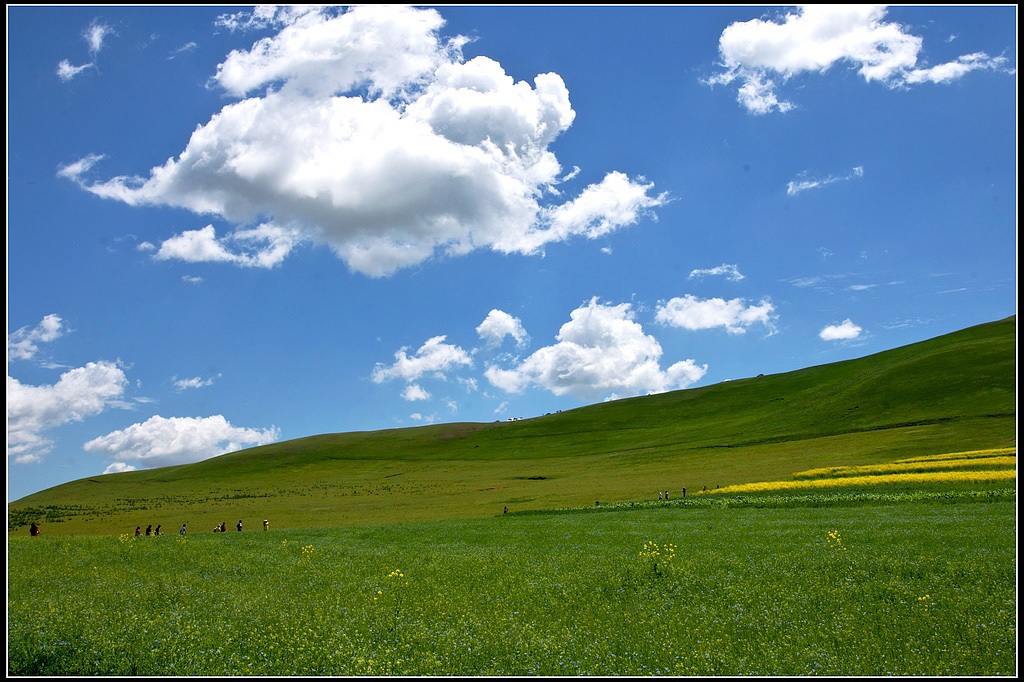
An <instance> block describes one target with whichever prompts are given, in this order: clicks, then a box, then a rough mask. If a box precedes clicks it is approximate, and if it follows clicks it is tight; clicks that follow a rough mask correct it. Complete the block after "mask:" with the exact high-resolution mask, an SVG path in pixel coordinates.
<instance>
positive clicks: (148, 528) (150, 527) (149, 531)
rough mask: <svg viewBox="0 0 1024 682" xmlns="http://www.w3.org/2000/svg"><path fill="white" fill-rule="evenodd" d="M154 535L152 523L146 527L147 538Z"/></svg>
mask: <svg viewBox="0 0 1024 682" xmlns="http://www.w3.org/2000/svg"><path fill="white" fill-rule="evenodd" d="M152 534H153V524H152V523H151V524H149V525H148V526H146V537H149V536H150V535H152Z"/></svg>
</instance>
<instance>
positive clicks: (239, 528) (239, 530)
mask: <svg viewBox="0 0 1024 682" xmlns="http://www.w3.org/2000/svg"><path fill="white" fill-rule="evenodd" d="M235 527H236V528H237V529H238V532H239V533H241V532H242V519H238V525H237V526H235Z"/></svg>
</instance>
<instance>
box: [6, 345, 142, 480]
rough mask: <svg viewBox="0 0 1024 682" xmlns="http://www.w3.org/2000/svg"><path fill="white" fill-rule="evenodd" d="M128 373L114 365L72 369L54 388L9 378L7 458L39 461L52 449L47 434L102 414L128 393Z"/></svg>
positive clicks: (28, 461) (101, 363) (107, 363)
mask: <svg viewBox="0 0 1024 682" xmlns="http://www.w3.org/2000/svg"><path fill="white" fill-rule="evenodd" d="M127 383H128V379H127V377H125V374H124V372H123V371H122V370H121V368H120V367H118V366H117V365H116V364H115V363H112V362H105V361H101V362H90V363H88V364H86V365H85V366H84V367H78V368H75V369H72V370H68V371H67V372H65V373H63V374H62V375H61V376H60V379H59V380H58V381H57V383H56V384H53V385H52V386H30V385H27V384H23V383H21V382H20V381H18V380H17V379H14V378H12V377H11V376H9V375H8V377H7V457H8V459H10V458H11V457H13V458H14V460H15V461H16V462H19V463H30V462H39V461H41V460H42V457H43V455H45V454H46V453H47V452H49V450H50V446H51V442H50V441H49V439H47V438H46V436H45V435H44V433H45V432H46V431H47V430H49V429H53V428H56V427H58V426H60V425H62V424H66V423H69V422H78V421H82V420H83V419H85V418H86V417H91V416H94V415H97V414H99V413H100V412H102V411H103V410H105V409H106V408H107V407H109V406H110V405H112V404H114V403H115V401H116V400H117V399H118V398H120V396H121V395H122V394H123V393H124V389H125V386H126V385H127Z"/></svg>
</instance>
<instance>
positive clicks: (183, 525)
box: [178, 523, 186, 535]
mask: <svg viewBox="0 0 1024 682" xmlns="http://www.w3.org/2000/svg"><path fill="white" fill-rule="evenodd" d="M185 525H186V524H184V523H183V524H181V530H179V531H178V535H185V534H186V533H185Z"/></svg>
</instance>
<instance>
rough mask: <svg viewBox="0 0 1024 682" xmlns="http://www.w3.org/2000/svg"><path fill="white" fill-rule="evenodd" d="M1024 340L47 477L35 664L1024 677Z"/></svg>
mask: <svg viewBox="0 0 1024 682" xmlns="http://www.w3.org/2000/svg"><path fill="white" fill-rule="evenodd" d="M1015 336H1016V318H1008V319H1007V320H1002V321H1000V322H996V323H992V324H989V325H981V326H979V327H974V328H971V329H968V330H964V331H962V332H958V333H956V334H951V335H947V336H945V337H940V338H938V339H933V340H931V341H928V342H924V343H921V344H915V345H914V346H909V347H906V348H902V349H896V350H894V351H888V352H886V353H881V354H878V355H875V356H871V357H868V358H863V359H860V360H855V361H849V362H845V363H838V364H835V365H825V366H821V367H812V368H809V369H807V370H801V371H799V372H791V373H788V374H782V375H776V376H767V377H756V378H753V379H749V380H743V381H735V382H728V383H726V384H720V385H716V386H710V387H707V388H704V389H695V390H688V391H677V392H673V393H668V394H662V395H657V396H648V397H644V398H637V399H629V400H620V401H615V402H611V403H605V404H601V405H594V406H589V407H586V408H581V409H579V410H572V411H567V412H564V413H558V414H554V415H545V416H543V417H538V418H535V419H527V420H523V421H519V422H513V423H494V424H444V425H436V426H431V427H421V428H416V429H402V430H395V431H384V432H372V433H351V434H328V435H324V436H315V437H311V438H304V439H298V440H294V441H285V442H282V443H275V444H272V445H268V446H264V447H261V448H253V449H251V450H246V451H241V452H236V453H231V454H227V455H223V456H221V457H217V458H214V459H212V460H207V461H205V462H200V463H197V464H191V465H187V466H180V467H167V468H163V469H155V470H149V471H138V472H128V473H124V474H116V475H110V476H97V477H93V478H88V479H82V480H80V481H73V482H71V483H67V484H64V485H61V486H57V487H56V488H52V489H50V490H46V491H41V492H40V493H36V494H34V495H30V496H28V497H26V498H23V499H22V500H17V501H15V502H12V503H9V504H8V601H7V605H8V636H7V637H8V638H7V644H8V675H10V676H20V675H108V676H115V675H139V676H156V675H159V676H192V675H195V676H215V675H310V676H327V675H337V676H346V675H347V676H364V675H418V676H428V675H429V676H441V675H444V676H485V675H486V676H509V675H552V676H554V675H565V676H567V675H644V676H647V675H694V676H696V675H701V676H704V675H730V676H734V675H758V676H769V675H771V676H782V675H786V676H796V675H823V676H882V675H899V676H926V675H955V676H1015V675H1016V660H1017V649H1016V646H1017V644H1016V642H1017V637H1016V635H1017V632H1016V626H1017V618H1016V614H1017V602H1016V599H1017V588H1016V561H1017V550H1016V547H1017V538H1016V513H1017V506H1016V349H1015V346H1016V339H1015ZM683 488H687V490H688V494H687V495H686V496H685V497H684V496H683ZM665 492H668V493H669V499H664V498H663V497H662V499H659V493H661V494H662V495H663V494H664V493H665ZM506 507H507V509H508V513H503V511H504V509H505V508H506ZM239 518H241V519H243V520H244V527H245V529H246V531H247V532H242V533H238V532H230V533H212V532H210V530H211V529H212V527H213V526H214V524H220V523H221V522H226V523H227V524H228V526H229V528H230V527H234V523H235V521H236V520H238V519H239ZM263 518H269V519H270V520H271V526H270V530H268V531H263V530H258V529H259V528H260V527H261V523H260V522H261V520H262V519H263ZM186 521H187V522H188V528H189V529H190V533H189V534H188V535H186V536H179V535H178V534H177V532H176V531H177V529H178V528H179V527H180V526H181V524H182V523H183V522H186ZM32 522H41V523H42V526H43V535H42V536H40V537H29V535H28V532H27V529H28V524H29V523H32ZM157 524H161V525H162V526H163V528H164V532H165V535H163V536H160V537H145V536H143V537H139V538H136V537H135V536H134V535H133V533H132V531H133V530H134V528H135V527H136V526H141V527H143V528H145V527H146V526H147V525H154V526H155V525H157Z"/></svg>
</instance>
